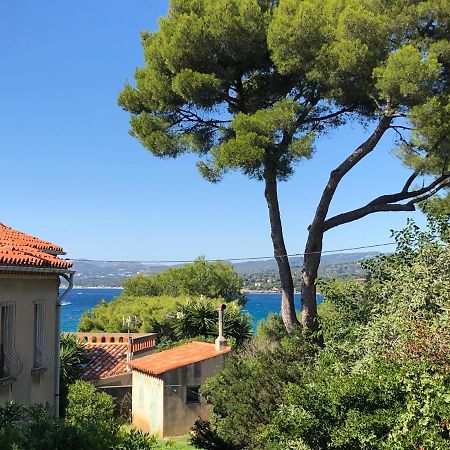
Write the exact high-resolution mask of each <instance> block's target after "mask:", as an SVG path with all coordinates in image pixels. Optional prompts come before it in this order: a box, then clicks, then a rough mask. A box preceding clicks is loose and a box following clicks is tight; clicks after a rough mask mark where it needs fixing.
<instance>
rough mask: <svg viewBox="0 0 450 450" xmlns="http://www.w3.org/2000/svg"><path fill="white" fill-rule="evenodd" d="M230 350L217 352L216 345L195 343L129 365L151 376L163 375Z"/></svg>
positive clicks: (155, 354) (131, 362) (137, 360)
mask: <svg viewBox="0 0 450 450" xmlns="http://www.w3.org/2000/svg"><path fill="white" fill-rule="evenodd" d="M230 350H231V348H230V347H226V348H224V349H222V350H219V351H216V348H215V345H214V344H209V343H207V342H197V341H193V342H190V343H189V344H185V345H180V346H179V347H175V348H171V349H169V350H164V351H162V352H159V353H154V354H152V355H148V356H143V357H142V358H137V359H134V360H133V361H130V362H129V363H128V364H129V366H130V367H131V368H133V369H136V370H139V371H141V372H145V373H148V374H150V375H161V374H163V373H164V372H168V371H169V370H173V369H176V368H178V367H183V366H187V365H189V364H194V363H196V362H200V361H204V360H205V359H210V358H214V357H215V356H219V355H223V354H225V353H228V352H229V351H230Z"/></svg>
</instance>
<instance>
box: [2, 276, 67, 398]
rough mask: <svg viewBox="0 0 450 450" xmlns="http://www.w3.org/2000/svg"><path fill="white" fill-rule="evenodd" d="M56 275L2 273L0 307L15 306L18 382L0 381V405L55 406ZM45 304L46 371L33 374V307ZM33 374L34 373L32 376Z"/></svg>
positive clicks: (15, 346)
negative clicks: (38, 303)
mask: <svg viewBox="0 0 450 450" xmlns="http://www.w3.org/2000/svg"><path fill="white" fill-rule="evenodd" d="M58 287H59V280H58V276H57V275H56V274H55V275H53V274H52V275H32V274H30V275H27V274H18V273H14V274H0V305H1V304H4V303H12V304H13V305H14V316H13V330H14V333H13V334H14V351H15V353H16V358H15V360H16V365H17V369H16V370H14V371H13V372H14V373H12V375H14V378H15V380H14V381H11V380H6V381H4V382H3V383H2V381H1V380H0V404H2V403H5V402H7V401H11V400H13V401H16V402H20V403H23V404H31V403H49V404H50V405H53V404H54V381H55V380H54V377H55V333H56V301H57V297H58ZM39 301H42V302H43V304H44V326H43V329H44V338H43V342H44V347H43V350H44V352H43V367H44V370H43V371H39V372H33V371H32V369H33V350H34V304H35V302H39ZM33 373H34V374H33Z"/></svg>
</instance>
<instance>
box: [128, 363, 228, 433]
mask: <svg viewBox="0 0 450 450" xmlns="http://www.w3.org/2000/svg"><path fill="white" fill-rule="evenodd" d="M224 358H225V355H219V356H216V357H214V358H210V359H207V360H205V361H201V362H198V363H195V364H190V365H188V366H184V367H180V368H178V369H175V370H171V371H169V372H166V373H164V374H163V380H164V408H163V409H164V428H163V435H164V436H179V435H182V434H186V433H188V432H189V430H190V428H191V427H192V425H193V424H194V422H195V421H196V420H197V419H198V418H199V417H201V418H202V419H208V417H209V414H210V406H209V405H207V404H206V401H205V399H203V398H202V397H200V403H191V404H186V387H187V386H199V385H200V386H201V385H202V384H203V383H204V382H205V380H206V379H207V378H210V377H212V376H213V375H215V374H216V373H217V372H218V371H219V370H220V369H221V368H222V367H223V365H224ZM133 388H134V385H133Z"/></svg>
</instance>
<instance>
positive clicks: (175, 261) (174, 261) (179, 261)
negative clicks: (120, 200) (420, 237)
mask: <svg viewBox="0 0 450 450" xmlns="http://www.w3.org/2000/svg"><path fill="white" fill-rule="evenodd" d="M395 244H396V243H395V242H385V243H384V244H372V245H361V246H359V247H347V248H339V249H335V250H322V251H316V252H304V253H291V254H287V255H278V257H281V256H287V257H289V258H292V257H295V256H305V255H315V254H319V253H321V254H330V253H341V252H346V251H351V250H363V249H367V248H376V247H386V246H388V245H395ZM272 258H274V255H270V256H250V257H246V258H223V259H220V260H221V261H258V260H265V259H272ZM66 259H68V258H66ZM75 260H78V261H100V262H109V263H130V262H139V263H143V264H188V263H193V262H195V260H193V259H172V260H164V259H158V260H147V261H131V260H104V259H102V260H96V259H86V258H79V259H77V258H75ZM218 260H219V259H207V260H206V261H208V262H214V261H218ZM72 261H73V259H72Z"/></svg>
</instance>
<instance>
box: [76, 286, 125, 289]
mask: <svg viewBox="0 0 450 450" xmlns="http://www.w3.org/2000/svg"><path fill="white" fill-rule="evenodd" d="M73 289H123V287H122V286H74V287H73Z"/></svg>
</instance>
